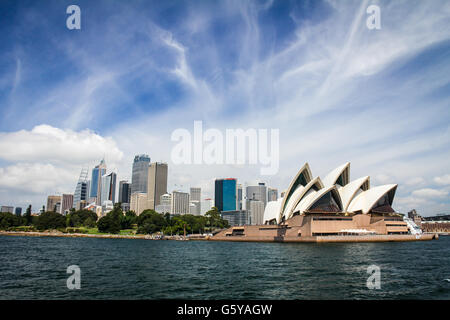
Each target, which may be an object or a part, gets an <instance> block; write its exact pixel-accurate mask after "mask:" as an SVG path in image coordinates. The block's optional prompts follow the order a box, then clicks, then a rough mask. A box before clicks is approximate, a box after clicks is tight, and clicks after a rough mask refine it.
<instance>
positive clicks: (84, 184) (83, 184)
mask: <svg viewBox="0 0 450 320" xmlns="http://www.w3.org/2000/svg"><path fill="white" fill-rule="evenodd" d="M87 178H88V169H87V168H83V169H81V173H80V177H79V178H78V182H77V186H76V187H75V192H74V194H73V207H74V208H75V209H76V210H79V209H77V208H79V207H80V205H79V204H80V201H82V200H85V201H88V200H89V181H88V179H87Z"/></svg>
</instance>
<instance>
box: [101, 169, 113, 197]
mask: <svg viewBox="0 0 450 320" xmlns="http://www.w3.org/2000/svg"><path fill="white" fill-rule="evenodd" d="M116 179H117V174H116V173H114V172H111V173H109V174H105V175H104V176H103V177H102V187H101V197H100V199H101V204H102V205H103V202H105V201H112V203H113V204H114V203H116Z"/></svg>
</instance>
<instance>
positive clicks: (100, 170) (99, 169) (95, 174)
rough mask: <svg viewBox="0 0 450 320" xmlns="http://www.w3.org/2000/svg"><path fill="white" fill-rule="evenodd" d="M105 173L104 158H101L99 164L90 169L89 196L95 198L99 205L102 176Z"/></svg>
mask: <svg viewBox="0 0 450 320" xmlns="http://www.w3.org/2000/svg"><path fill="white" fill-rule="evenodd" d="M105 174H106V164H105V160H104V159H102V161H100V164H98V165H97V166H95V168H94V169H92V179H91V186H90V188H91V190H90V191H91V192H90V195H89V197H90V198H95V202H96V203H97V205H101V199H100V198H101V194H102V176H104V175H105Z"/></svg>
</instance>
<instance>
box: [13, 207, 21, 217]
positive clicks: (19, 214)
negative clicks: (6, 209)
mask: <svg viewBox="0 0 450 320" xmlns="http://www.w3.org/2000/svg"><path fill="white" fill-rule="evenodd" d="M14 212H15V214H16V216H21V215H22V208H21V207H16V210H15V211H14Z"/></svg>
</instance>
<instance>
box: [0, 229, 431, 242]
mask: <svg viewBox="0 0 450 320" xmlns="http://www.w3.org/2000/svg"><path fill="white" fill-rule="evenodd" d="M1 235H5V236H27V237H65V238H100V239H142V240H175V241H188V240H194V241H228V242H265V243H268V242H274V243H275V242H278V243H283V242H284V243H295V242H297V243H299V242H302V243H349V242H393V241H395V242H397V241H398V242H407V241H429V240H437V239H439V234H437V233H424V234H422V235H421V236H420V237H416V236H415V235H373V236H328V237H324V236H315V237H301V238H295V239H294V238H292V239H291V238H289V237H286V238H284V239H273V238H272V237H267V238H261V237H214V236H213V237H210V236H204V237H203V236H198V235H197V236H195V235H194V236H192V237H186V238H184V237H183V236H165V237H164V238H155V237H154V236H151V235H118V234H117V235H116V234H85V233H60V232H38V231H30V232H25V231H0V236H1Z"/></svg>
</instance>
